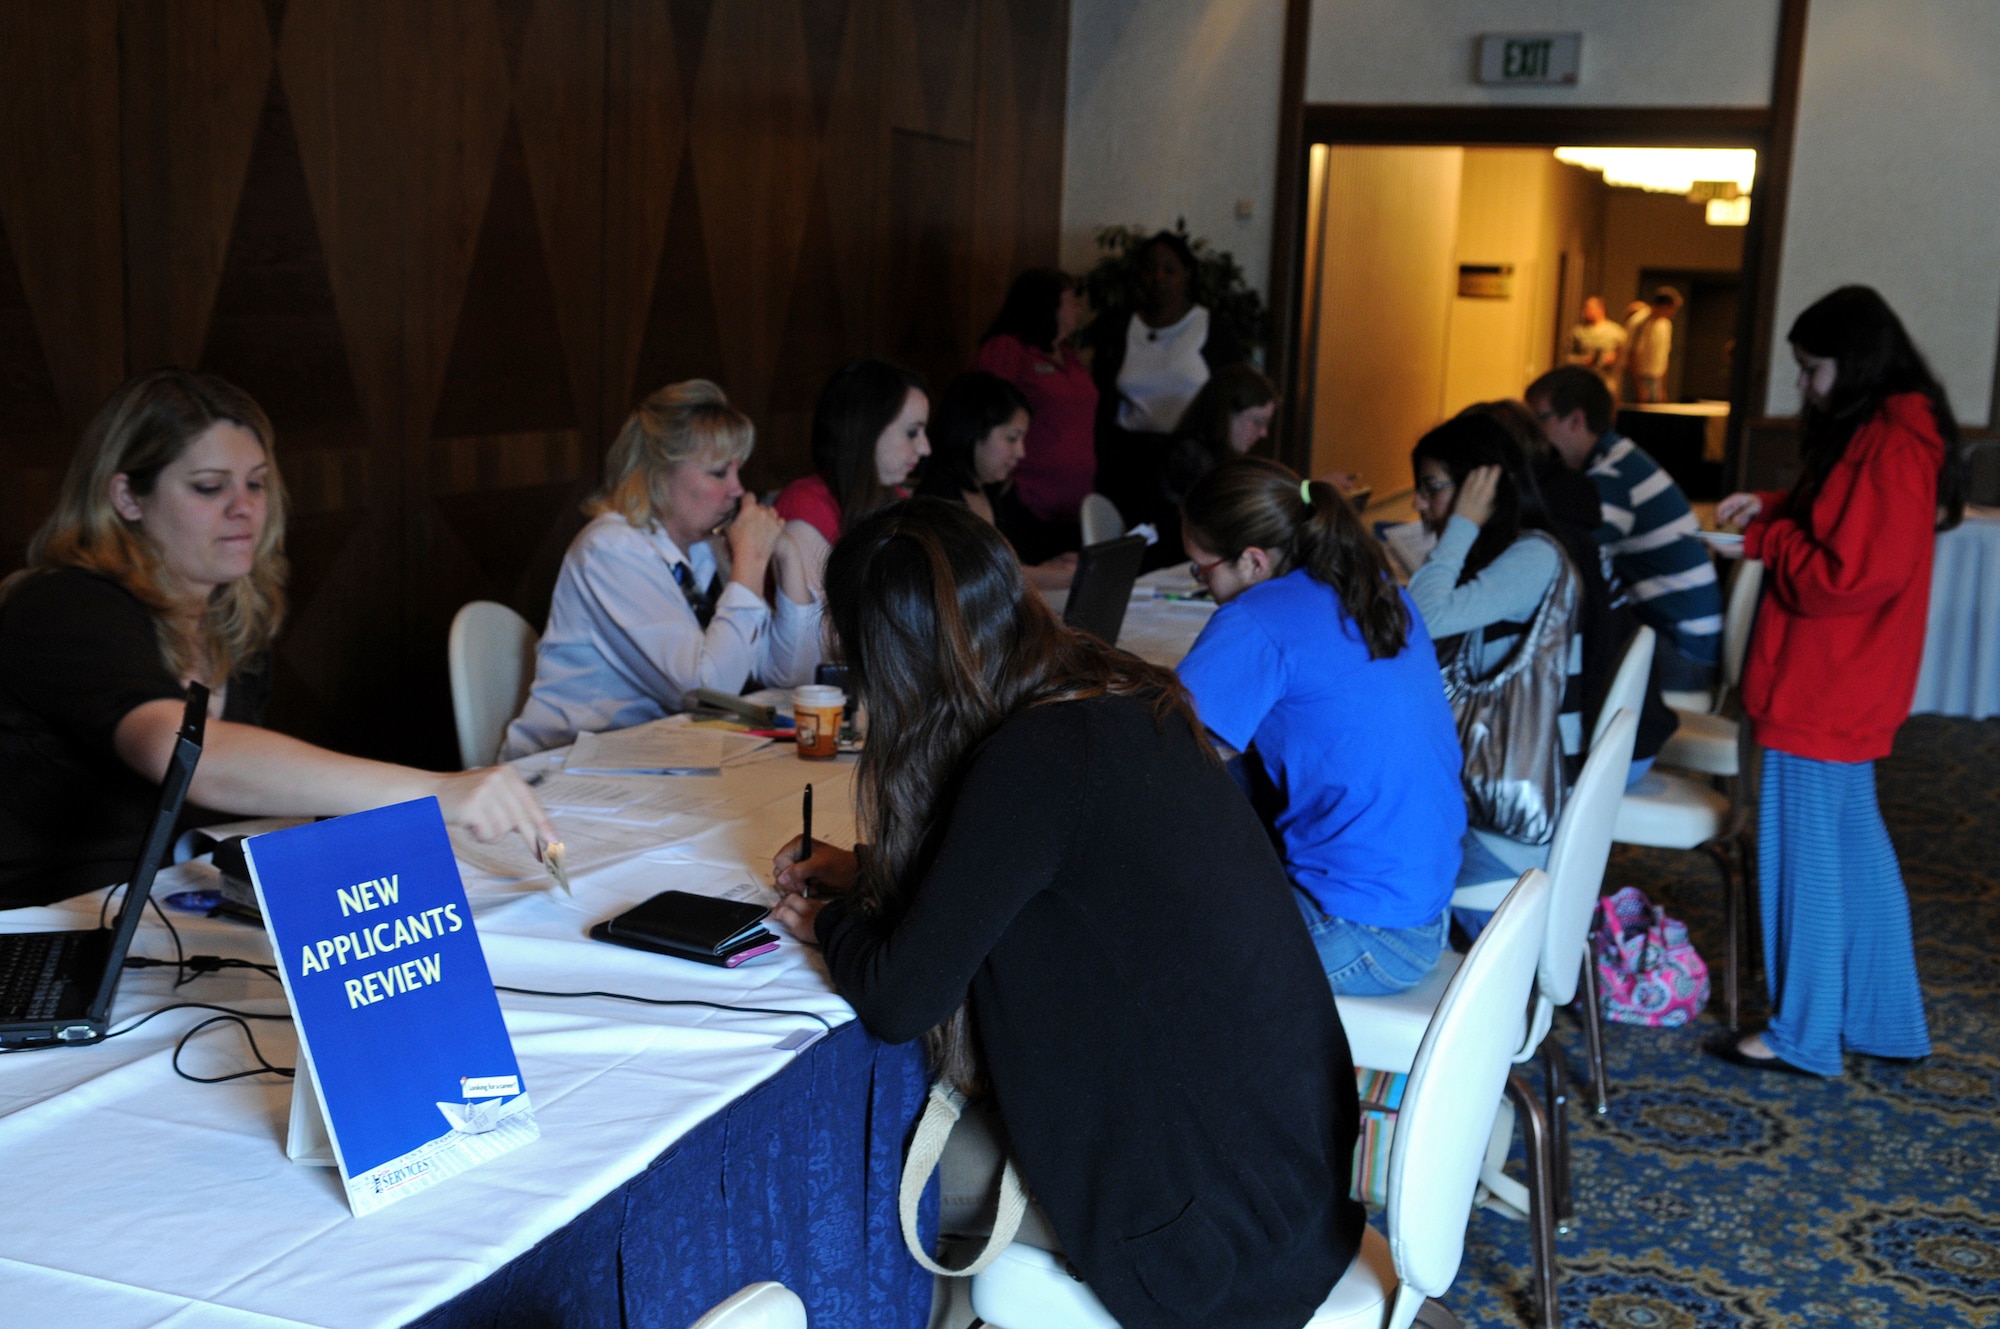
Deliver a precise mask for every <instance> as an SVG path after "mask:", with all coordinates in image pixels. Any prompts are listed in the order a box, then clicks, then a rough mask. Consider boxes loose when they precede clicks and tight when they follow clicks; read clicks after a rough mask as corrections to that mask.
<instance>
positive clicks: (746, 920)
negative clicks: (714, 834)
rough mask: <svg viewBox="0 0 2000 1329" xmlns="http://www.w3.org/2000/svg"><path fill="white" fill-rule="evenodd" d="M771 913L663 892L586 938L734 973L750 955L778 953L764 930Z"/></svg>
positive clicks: (740, 904) (730, 902) (707, 897)
mask: <svg viewBox="0 0 2000 1329" xmlns="http://www.w3.org/2000/svg"><path fill="white" fill-rule="evenodd" d="M770 914H771V911H770V910H769V909H766V908H765V907H764V906H763V905H758V904H745V903H744V902H743V901H741V900H718V899H716V898H715V897H714V896H711V895H691V894H689V893H688V892H686V891H662V892H660V894H658V895H656V896H654V897H653V898H652V899H650V900H648V901H646V902H645V903H644V904H641V905H635V906H634V907H633V908H630V909H627V910H626V911H625V912H624V913H622V914H620V915H618V916H617V917H616V918H609V919H606V920H605V921H604V922H602V923H599V924H598V925H597V926H596V927H594V928H592V929H591V930H590V935H591V936H592V937H594V938H596V939H597V940H598V941H608V942H610V943H612V944H613V945H614V946H630V947H632V948H633V949H634V950H640V951H654V952H657V953H658V954H661V955H678V956H680V957H681V958H682V959H684V960H699V961H700V962H701V963H703V964H714V965H721V966H723V967H724V968H726V969H733V968H735V967H736V966H737V965H739V964H742V963H743V962H744V961H745V960H748V959H749V958H751V957H752V956H754V955H763V954H764V953H766V952H767V951H773V950H776V949H777V947H778V939H777V938H776V937H774V936H772V935H771V934H770V933H769V932H768V931H766V930H765V929H764V927H763V923H764V920H765V919H766V918H768V917H770Z"/></svg>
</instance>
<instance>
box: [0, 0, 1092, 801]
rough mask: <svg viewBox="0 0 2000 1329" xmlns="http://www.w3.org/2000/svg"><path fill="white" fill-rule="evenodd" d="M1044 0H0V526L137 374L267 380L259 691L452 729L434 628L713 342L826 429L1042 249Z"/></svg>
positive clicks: (310, 707)
mask: <svg viewBox="0 0 2000 1329" xmlns="http://www.w3.org/2000/svg"><path fill="white" fill-rule="evenodd" d="M1067 30H1068V19H1067V7H1066V5H1065V4H1063V3H1062V0H769V3H758V4H716V3H713V0H427V3H424V4H420V5H412V4H409V3H407V0H12V3H10V4H8V5H6V6H0V49H5V50H7V51H8V52H9V54H10V56H12V57H14V58H13V59H12V60H10V75H9V78H8V79H7V80H0V466H4V468H5V474H6V476H7V478H8V483H7V485H6V486H4V493H5V497H4V500H0V540H4V542H5V543H4V549H0V561H5V562H7V563H8V565H9V566H11V565H12V563H13V562H16V561H18V558H19V554H20V548H21V544H22V543H23V542H24V541H25V539H26V537H27V535H28V533H29V532H30V531H31V530H32V529H33V527H34V526H35V525H36V524H38V523H39V521H40V520H41V518H42V516H43V515H44V514H45V513H46V511H47V508H48V505H49V502H50V500H51V498H52V496H53V492H54V485H55V481H56V478H57V477H58V476H59V474H60V469H61V467H62V465H63V464H64V463H65V461H66V459H67V454H68V452H69V451H70V449H71V448H72V447H73V441H74V439H75V437H76V435H77V433H78V431H79V430H80V429H81V427H82V425H83V424H84V422H85V420H87V418H88V417H89V415H90V414H91V413H92V412H93V411H94V410H95V409H96V407H97V406H98V404H99V403H100V402H101V401H102V399H103V397H104V395H105V394H106V393H107V392H108V391H109V390H110V388H111V387H112V386H113V385H114V384H115V383H116V382H117V381H118V379H119V378H121V377H123V376H124V375H125V374H126V373H128V372H131V371H135V370H138V369H143V368H147V367H150V366H152V365H155V364H160V363H169V362H178V363H195V364H199V365H201V366H203V367H205V368H209V369H212V370H214V371H215V372H218V373H222V374H224V375H226V376H229V377H231V378H234V379H236V380H238V381H240V382H241V383H243V385H244V386H245V387H246V388H248V389H249V390H250V391H251V392H252V393H254V394H255V395H256V396H257V397H258V399H259V400H260V401H262V402H263V403H264V405H265V406H266V408H267V409H268V410H269V411H270V413H271V415H272V418H273V420H274V422H275V423H276V426H277V429H278V434H279V455H280V460H281V464H282V466H283V468H284V471H285V474H286V477H287V482H288V485H289V487H290V489H291V492H292V496H293V505H294V506H293V510H294V514H295V518H294V522H293V526H292V533H291V540H290V553H291V557H292V562H293V569H294V571H293V577H292V582H291V590H292V611H291V614H290V617H289V620H288V623H287V627H286V630H285V634H284V636H283V638H282V640H281V642H280V646H279V651H278V689H277V695H276V696H275V698H274V701H273V712H272V719H273V721H274V723H276V724H278V725H279V726H280V727H283V728H287V729H289V730H291V731H293V732H297V733H300V734H302V735H305V736H307V737H311V738H314V739H318V740H320V741H326V742H332V743H337V744H340V745H342V746H346V747H348V748H350V749H353V750H358V751H368V752H375V753H380V754H383V755H392V756H399V757H404V758H409V759H418V760H427V761H430V762H434V763H440V764H442V763H446V762H448V761H449V760H450V757H451V751H452V749H451V740H450V726H449V716H448V709H447V707H446V705H445V688H444V668H443V663H444V649H443V647H444V634H445V628H446V625H447V624H448V622H449V619H450V615H451V613H452V612H453V611H454V610H455V609H456V608H457V606H458V605H459V604H460V603H462V602H463V601H465V600H467V599H471V598H475V597H482V596H484V597H492V598H498V599H502V600H505V601H507V602H509V603H511V604H513V605H515V607H516V608H518V609H520V610H521V611H522V612H524V613H526V614H527V615H528V616H529V617H530V618H531V619H534V620H536V621H539V620H540V618H541V617H542V616H543V614H545V612H546V608H547V600H548V595H549V590H550V588H551V586H552V585H553V581H554V577H555V573H556V569H557V567H558V566H559V563H560V559H561V555H562V551H563V548H564V547H565V545H566V544H567V542H568V540H569V538H570V536H571V535H572V534H573V533H574V531H575V530H576V528H577V526H578V524H579V521H580V518H579V517H578V515H577V512H576V504H577V501H578V500H579V499H580V498H581V496H582V495H583V494H584V493H585V492H586V491H587V490H588V488H589V486H590V484H591V483H592V481H593V478H594V476H595V474H596V470H597V467H598V464H599V461H600V459H601V457H602V454H603V449H604V447H605V444H606V442H607V441H608V439H609V437H610V436H611V434H612V432H613V431H615V429H616V428H617V426H618V424H619V423H620V422H621V421H622V419H623V417H624V415H625V413H626V412H627V411H628V410H629V409H630V407H631V405H632V404H633V403H634V402H635V401H636V400H637V399H638V398H639V397H641V396H643V395H645V394H646V393H647V392H650V391H651V390H652V389H653V388H655V387H658V386H659V385H660V384H662V383H665V382H669V381H672V380H674V379H679V378H685V377H689V376H691V375H695V374H700V375H704V376H707V377H712V378H714V379H716V380H717V381H719V382H721V383H722V384H723V386H724V387H725V388H726V389H728V391H729V392H730V394H731V396H732V397H733V398H734V399H735V400H736V401H737V402H738V403H739V404H740V405H741V406H743V408H744V409H745V410H747V411H749V412H750V414H751V415H752V417H753V418H754V419H756V420H757V422H758V425H759V445H758V451H757V455H756V456H755V458H754V459H753V462H752V466H751V469H750V476H751V479H752V480H753V482H754V483H757V484H759V485H762V486H769V485H774V484H777V483H780V482H782V481H783V480H785V479H788V478H790V477H791V476H793V475H796V474H798V473H800V472H801V471H803V470H804V469H805V467H806V464H807V461H806V451H807V449H806V435H807V423H808V419H809V416H810V412H811V406H812V402H813V399H814V398H815V396H816V395H817V393H818V390H819V386H820V384H821V382H823V381H824V379H825V377H826V375H827V374H828V373H829V372H830V371H831V370H832V369H833V368H834V367H835V366H836V365H837V364H839V363H840V362H841V361H843V360H845V359H848V358H850V357H852V356H855V355H859V354H862V353H865V352H871V351H872V352H878V353H884V354H890V355H896V356H900V357H901V358H903V359H905V360H907V361H909V362H910V363H911V364H912V366H913V367H916V368H920V369H921V370H923V371H924V372H925V373H926V374H928V375H930V376H932V377H933V378H940V379H941V378H943V377H944V376H946V375H948V374H950V373H952V372H955V371H956V370H958V369H959V368H962V367H963V365H964V364H965V362H966V360H967V359H968V358H969V356H970V354H971V352H972V348H973V345H974V339H975V338H976V336H977V334H978V331H979V329H980V327H981V326H983V324H984V322H985V320H986V319H988V318H989V317H991V315H992V312H993V308H994V306H995V305H996V304H997V301H998V299H999V296H1000V293H1001V291H1003V290H1004V288H1005V284H1006V282H1007V280H1008V279H1009V278H1010V277H1011V276H1012V274H1013V272H1014V271H1015V270H1017V269H1018V268H1020V267H1022V266H1025V265H1028V264H1032V263H1047V262H1051V261H1053V260H1054V257H1055V254H1056V242H1057V219H1058V210H1059V201H1060V200H1059V190H1060V187H1061V181H1060V175H1061V144H1062V98H1063V69H1064V68H1065V65H1066V52H1065V43H1066V41H1067Z"/></svg>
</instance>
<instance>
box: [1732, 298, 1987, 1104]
mask: <svg viewBox="0 0 2000 1329" xmlns="http://www.w3.org/2000/svg"><path fill="white" fill-rule="evenodd" d="M1790 339H1791V343H1792V352H1793V354H1794V356H1796V358H1797V359H1798V362H1799V391H1800V394H1801V396H1802V397H1803V398H1804V407H1803V410H1802V411H1801V412H1800V454H1801V457H1802V459H1803V461H1804V470H1803V473H1802V474H1801V475H1800V477H1799V480H1798V482H1797V483H1796V484H1795V485H1793V487H1792V489H1791V491H1790V492H1789V493H1778V492H1773V493H1767V494H1748V493H1745V494H1732V495H1730V496H1729V497H1728V498H1726V499H1724V500H1723V501H1722V502H1721V504H1719V505H1718V506H1717V508H1716V516H1717V517H1718V518H1719V519H1720V520H1722V521H1723V522H1726V523H1729V524H1732V525H1738V526H1743V527H1745V530H1744V540H1743V555H1744V557H1746V558H1754V559H1760V560H1762V561H1763V563H1764V565H1765V572H1764V577H1765V585H1766V588H1767V594H1766V597H1765V600H1764V603H1763V605H1762V606H1761V608H1760V610H1759V612H1758V617H1757V626H1756V632H1755V635H1754V637H1753V638H1752V642H1751V650H1750V657H1749V660H1748V661H1747V662H1746V664H1745V667H1744V675H1743V710H1744V714H1745V716H1746V717H1747V718H1748V720H1749V722H1750V725H1751V730H1752V734H1753V735H1754V737H1755V739H1756V742H1757V744H1758V746H1759V747H1760V748H1762V749H1763V781H1762V785H1761V796H1762V803H1761V807H1760V811H1759V823H1758V832H1759V835H1758V840H1759V842H1758V867H1759V878H1760V881H1759V889H1760V892H1761V899H1762V908H1763V921H1764V967H1765V975H1766V979H1767V981H1768V982H1769V984H1770V994H1771V1009H1772V1012H1773V1013H1772V1017H1771V1022H1770V1025H1769V1026H1768V1027H1767V1028H1766V1029H1764V1030H1763V1031H1762V1032H1761V1033H1756V1034H1751V1035H1750V1036H1748V1037H1747V1038H1744V1039H1742V1040H1740V1041H1737V1040H1734V1039H1728V1040H1723V1041H1721V1042H1719V1043H1716V1044H1712V1045H1711V1047H1712V1049H1713V1050H1714V1051H1715V1052H1716V1054H1717V1055H1719V1056H1721V1057H1722V1058H1723V1059H1724V1060H1727V1061H1731V1062H1734V1063H1736V1064H1737V1065H1741V1066H1750V1067H1755V1068H1758V1069H1765V1070H1781V1071H1791V1072H1798V1073H1806V1074H1812V1075H1823V1076H1835V1075H1839V1074H1840V1072H1841V1054H1842V1053H1843V1052H1859V1053H1864V1054H1867V1055H1870V1056H1877V1057H1895V1058H1916V1057H1922V1056H1925V1055H1927V1054H1928V1053H1929V1052H1930V1034H1929V1030H1928V1028H1927V1026H1926V1023H1925V1019H1924V1004H1923V992H1922V989H1921V987H1920V986H1919V984H1918V979H1917V966H1916V951H1915V947H1914V945H1913V943H1912V940H1911V931H1910V902H1909V896H1908V894H1907V892H1906V891H1905V890H1904V887H1903V877H1902V873H1901V871H1900V870H1899V869H1898V867H1897V865H1896V853H1895V850H1894V848H1893V847H1892V846H1891V845H1890V843H1889V833H1888V829H1887V828H1886V827H1885V826H1884V825H1883V823H1882V813H1881V810H1880V809H1879V808H1878V807H1877V805H1876V799H1875V762H1876V760H1877V759H1879V758H1882V757H1886V756H1888V755H1889V751H1890V748H1891V746H1892V745H1893V743H1894V741H1895V735H1896V730H1897V728H1898V727H1899V726H1900V725H1901V724H1902V722H1903V720H1904V719H1905V718H1907V716H1908V715H1909V711H1910V699H1911V697H1912V696H1913V695H1914V693H1915V691H1916V683H1917V670H1918V667H1919V665H1920V664H1921V662H1922V655H1923V645H1924V623H1925V618H1926V616H1927V614H1928V612H1929V602H1930V585H1931V556H1932V551H1933V548H1934V545H1935V534H1934V533H1935V531H1936V530H1938V529H1941V528H1943V527H1947V526H1952V525H1956V524H1957V522H1958V520H1959V518H1960V516H1961V515H1962V514H1963V512H1964V507H1965V498H1964V478H1963V471H1962V464H1961V462H1960V456H1959V447H1958V430H1957V426H1956V424H1955V422H1954V420H1953V417H1952V413H1951V407H1950V404H1949V402H1948V401H1947V400H1946V399H1945V394H1944V390H1943V388H1942V387H1940V386H1939V385H1938V382H1937V380H1936V378H1935V377H1933V376H1932V374H1931V372H1930V370H1929V368H1928V367H1927V366H1926V365H1925V363H1924V360H1923V357H1922V356H1921V355H1920V354H1919V353H1918V352H1917V350H1916V348H1915V347H1914V346H1913V345H1912V344H1911V343H1910V339H1909V336H1908V334H1907V333H1906V332H1905V331H1904V330H1903V325H1902V323H1901V321H1900V320H1898V319H1897V317H1896V315H1895V313H1894V312H1893V311H1892V310H1891V309H1890V308H1889V306H1888V305H1887V304H1885V303H1884V302H1883V300H1882V297H1881V296H1879V295H1878V294H1876V293H1875V292H1874V291H1873V290H1871V289H1869V288H1867V287H1863V286H1848V287H1842V288H1841V289H1840V290H1837V291H1835V292H1833V293H1832V294H1830V295H1828V296H1826V297H1824V298H1822V299H1821V300H1819V301H1818V302H1817V303H1815V304H1814V305H1812V306H1811V307H1810V308H1808V309H1807V310H1806V311H1805V312H1804V313H1803V314H1801V315H1799V317H1798V321H1797V322H1796V323H1794V324H1793V325H1792V330H1791V335H1790Z"/></svg>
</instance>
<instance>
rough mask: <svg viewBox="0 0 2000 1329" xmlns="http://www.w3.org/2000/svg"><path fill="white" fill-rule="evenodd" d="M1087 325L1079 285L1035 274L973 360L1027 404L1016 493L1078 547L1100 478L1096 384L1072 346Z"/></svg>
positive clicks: (1022, 280)
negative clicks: (1080, 512) (1086, 506)
mask: <svg viewBox="0 0 2000 1329" xmlns="http://www.w3.org/2000/svg"><path fill="white" fill-rule="evenodd" d="M1082 321H1083V300H1082V298H1081V297H1080V296H1079V295H1078V294H1077V290H1076V279H1075V278H1074V277H1071V276H1070V275H1069V274H1068V273H1066V272H1058V271H1056V270H1055V269H1054V268H1030V269H1029V270H1028V271H1026V272H1024V273H1022V274H1021V275H1020V276H1018V277H1016V278H1015V279H1014V284H1013V285H1012V286H1011V287H1009V288H1008V290H1007V301H1006V303H1005V304H1003V305H1001V307H1000V314H999V316H998V317H997V318H995V319H994V320H993V326H992V327H990V328H988V329H987V330H986V339H985V340H984V341H983V342H981V343H980V346H979V356H978V358H977V359H975V360H974V361H973V368H975V369H983V370H985V371H986V372H987V373H989V374H997V375H998V376H999V377H1001V378H1004V379H1006V380H1007V381H1008V382H1009V383H1012V384H1013V385H1014V386H1015V387H1017V388H1019V389H1020V390H1021V395H1022V396H1024V397H1026V398H1027V399H1028V409H1029V411H1030V419H1031V423H1030V424H1029V425H1028V437H1027V440H1026V442H1027V455H1026V456H1025V457H1023V458H1022V460H1021V465H1020V467H1019V468H1018V469H1016V470H1015V472H1014V489H1015V492H1016V493H1017V494H1019V495H1020V499H1021V505H1022V506H1023V507H1025V508H1027V510H1028V511H1029V512H1030V513H1032V514H1034V516H1035V517H1037V518H1039V519H1040V520H1042V521H1045V522H1050V523H1057V524H1062V525H1065V526H1067V527H1070V528H1072V536H1071V538H1072V541H1073V540H1074V534H1073V528H1074V526H1075V524H1076V513H1077V507H1078V506H1079V505H1080V504H1081V503H1082V502H1083V496H1084V495H1085V494H1088V493H1089V492H1090V490H1091V486H1092V484H1093V483H1094V482H1095V481H1096V478H1097V448H1096V444H1095V443H1094V442H1093V434H1092V431H1093V428H1094V422H1095V420H1096V417H1097V384H1095V383H1094V382H1092V381H1091V377H1090V370H1089V369H1087V368H1085V367H1084V364H1083V361H1082V360H1080V359H1078V358H1077V355H1076V352H1074V351H1072V350H1071V349H1070V348H1069V345H1068V342H1069V337H1070V334H1071V333H1073V332H1075V331H1076V329H1077V325H1078V324H1079V323H1081V322H1082ZM1068 547H1069V548H1072V549H1073V548H1075V547H1076V546H1075V544H1074V543H1071V544H1070V545H1069V546H1068ZM1050 552H1055V551H1050Z"/></svg>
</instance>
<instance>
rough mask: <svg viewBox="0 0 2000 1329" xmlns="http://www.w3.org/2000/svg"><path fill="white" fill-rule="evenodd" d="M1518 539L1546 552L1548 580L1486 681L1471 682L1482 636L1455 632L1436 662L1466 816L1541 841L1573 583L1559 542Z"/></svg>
mask: <svg viewBox="0 0 2000 1329" xmlns="http://www.w3.org/2000/svg"><path fill="white" fill-rule="evenodd" d="M1524 535H1525V536H1528V537H1532V538H1534V539H1538V540H1543V541H1546V542H1547V543H1548V544H1549V545H1550V546H1551V547H1553V548H1554V549H1555V551H1556V557H1557V558H1558V559H1559V560H1560V562H1559V563H1558V565H1557V570H1556V577H1555V581H1554V582H1553V583H1551V584H1550V586H1549V590H1548V593H1547V594H1545V595H1544V596H1542V603H1541V604H1540V605H1539V606H1538V607H1537V608H1536V609H1535V617H1534V619H1533V620H1532V621H1531V622H1530V623H1529V624H1528V629H1527V631H1525V632H1523V633H1522V634H1521V637H1520V640H1519V641H1517V642H1515V643H1514V649H1513V650H1512V651H1510V652H1508V654H1507V658H1506V659H1505V660H1502V661H1501V662H1500V667H1499V668H1497V669H1495V670H1494V671H1493V673H1492V674H1491V675H1489V676H1488V677H1485V678H1481V677H1480V676H1479V657H1480V655H1481V653H1482V650H1483V648H1484V646H1485V641H1486V633H1485V630H1484V629H1483V628H1474V629H1473V630H1472V631H1470V632H1467V633H1466V634H1465V636H1464V637H1463V638H1462V639H1461V640H1460V642H1459V647H1458V653H1457V654H1456V655H1454V656H1453V657H1452V659H1451V663H1450V664H1448V665H1446V666H1445V670H1444V693H1445V696H1446V698H1448V699H1449V700H1450V702H1451V713H1452V718H1453V719H1455V720H1456V721H1457V722H1458V745H1459V748H1460V750H1461V751H1462V752H1464V754H1465V766H1464V774H1463V777H1462V778H1463V780H1464V783H1465V811H1466V819H1467V820H1468V821H1469V822H1470V823H1471V824H1472V825H1473V826H1475V827H1477V828H1478V829H1480V830H1488V831H1495V832H1498V833H1499V834H1501V835H1504V836H1506V837H1507V838H1508V839H1510V840H1519V841H1520V842H1522V843H1523V844H1547V843H1548V842H1549V841H1550V840H1552V839H1554V838H1555V833H1556V818H1557V817H1559V816H1561V815H1562V805H1563V798H1564V795H1565V793H1566V792H1567V791H1566V789H1565V787H1564V781H1563V751H1562V729H1561V726H1560V725H1559V724H1558V717H1559V716H1560V715H1561V713H1562V703H1563V691H1564V689H1565V688H1566V687H1567V686H1568V683H1569V656H1570V638H1571V636H1572V635H1573V634H1574V633H1575V631H1576V616H1577V589H1578V579H1577V575H1576V570H1575V569H1574V568H1572V567H1571V566H1570V562H1569V556H1568V555H1567V554H1565V553H1564V552H1563V548H1562V546H1561V545H1560V544H1557V543H1556V541H1555V540H1553V539H1552V538H1550V537H1549V536H1547V535H1545V534H1543V533H1542V532H1540V531H1528V532H1525V533H1524Z"/></svg>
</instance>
